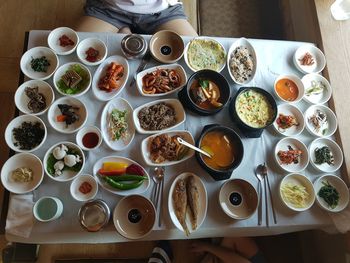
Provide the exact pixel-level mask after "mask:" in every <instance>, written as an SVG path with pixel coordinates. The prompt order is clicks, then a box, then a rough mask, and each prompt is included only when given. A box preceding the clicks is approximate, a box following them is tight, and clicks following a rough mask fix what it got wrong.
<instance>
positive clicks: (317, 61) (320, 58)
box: [293, 44, 326, 74]
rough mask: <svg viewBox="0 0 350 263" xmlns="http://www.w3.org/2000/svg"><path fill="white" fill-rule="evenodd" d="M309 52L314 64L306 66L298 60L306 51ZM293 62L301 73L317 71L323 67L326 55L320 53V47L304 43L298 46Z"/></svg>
mask: <svg viewBox="0 0 350 263" xmlns="http://www.w3.org/2000/svg"><path fill="white" fill-rule="evenodd" d="M307 52H308V53H309V54H310V55H311V56H312V57H313V59H314V64H313V65H310V66H307V65H301V63H300V60H299V59H301V58H302V57H303V56H304V55H305V54H306V53H307ZM293 63H294V65H295V66H296V68H297V69H298V70H300V71H301V72H302V73H306V74H307V73H319V72H321V71H322V70H323V69H324V67H325V66H326V57H325V56H324V54H323V53H322V51H321V50H320V49H318V48H317V47H315V46H314V45H311V44H306V45H303V46H301V47H299V48H298V49H297V50H296V51H295V53H294V56H293Z"/></svg>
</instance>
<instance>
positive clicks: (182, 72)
mask: <svg viewBox="0 0 350 263" xmlns="http://www.w3.org/2000/svg"><path fill="white" fill-rule="evenodd" d="M162 70H174V71H175V72H176V73H177V74H178V76H179V78H180V82H179V86H178V87H177V88H174V89H172V90H170V91H168V92H162V93H158V92H156V93H153V94H152V93H147V92H145V91H144V89H143V87H144V81H143V77H144V76H146V75H147V74H151V73H153V72H156V71H160V74H163V73H162V72H161V71H162ZM161 78H162V77H158V79H161ZM186 83H187V75H186V72H185V70H184V68H183V67H182V66H181V65H179V64H170V65H159V66H156V67H152V68H148V69H145V70H143V71H141V72H140V73H138V74H137V75H136V86H137V89H138V90H139V92H140V94H141V95H142V96H145V97H161V96H167V95H170V94H173V93H176V92H177V91H179V90H180V89H181V88H182V87H183V86H185V85H186Z"/></svg>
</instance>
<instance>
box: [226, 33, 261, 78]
mask: <svg viewBox="0 0 350 263" xmlns="http://www.w3.org/2000/svg"><path fill="white" fill-rule="evenodd" d="M238 48H239V49H244V50H245V51H244V53H245V52H247V53H248V57H249V58H250V59H251V60H252V65H250V64H249V63H248V62H247V61H246V60H245V63H242V62H241V59H237V60H238V61H239V65H234V63H233V61H234V60H233V58H234V55H235V53H234V52H235V51H237V50H238ZM257 61H258V60H257V56H256V52H255V49H254V47H253V45H252V44H251V43H250V42H249V40H248V39H246V38H244V37H242V38H240V39H238V40H236V41H235V42H233V43H232V45H231V47H230V49H229V50H228V52H227V69H228V73H229V74H230V77H231V79H232V80H233V81H234V82H235V83H236V84H238V85H245V84H247V83H249V82H251V81H252V80H253V78H254V76H255V73H256V68H257ZM250 67H251V73H250V74H249V75H248V76H247V78H246V79H245V80H244V81H239V80H238V79H237V78H236V77H235V76H234V72H235V71H239V70H245V71H247V70H248V69H249V68H250Z"/></svg>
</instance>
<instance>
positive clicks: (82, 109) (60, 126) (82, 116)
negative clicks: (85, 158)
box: [47, 97, 88, 133]
mask: <svg viewBox="0 0 350 263" xmlns="http://www.w3.org/2000/svg"><path fill="white" fill-rule="evenodd" d="M58 104H67V105H71V106H74V107H78V108H79V109H78V110H76V111H75V112H76V114H78V115H79V120H78V121H76V122H74V123H73V124H70V125H68V126H67V125H66V123H65V122H58V121H57V116H58V115H61V114H62V113H61V110H60V109H59V108H58ZM87 118H88V111H87V108H86V106H85V104H84V103H83V102H82V101H81V100H78V99H77V98H73V97H61V98H59V99H57V100H56V101H55V102H54V103H52V105H51V107H50V109H49V111H48V112H47V119H48V121H49V123H50V125H51V127H52V128H54V129H55V130H56V131H58V132H61V133H74V132H76V131H78V130H79V129H80V128H81V127H83V126H84V125H85V123H86V121H87Z"/></svg>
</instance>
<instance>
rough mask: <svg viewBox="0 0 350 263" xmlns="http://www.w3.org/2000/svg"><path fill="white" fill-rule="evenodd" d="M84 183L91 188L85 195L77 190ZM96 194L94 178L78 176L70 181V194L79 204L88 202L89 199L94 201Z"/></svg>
mask: <svg viewBox="0 0 350 263" xmlns="http://www.w3.org/2000/svg"><path fill="white" fill-rule="evenodd" d="M84 182H87V183H88V184H90V186H91V191H90V192H89V193H87V194H83V193H82V192H80V190H79V188H80V186H81V185H82V184H83V183H84ZM97 192H98V184H97V181H96V179H95V177H93V176H92V175H89V174H82V175H79V176H78V177H76V178H75V179H74V180H73V181H72V183H71V185H70V193H71V195H72V197H73V198H74V199H75V200H77V201H80V202H85V201H89V200H91V199H94V198H95V196H96V194H97Z"/></svg>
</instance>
